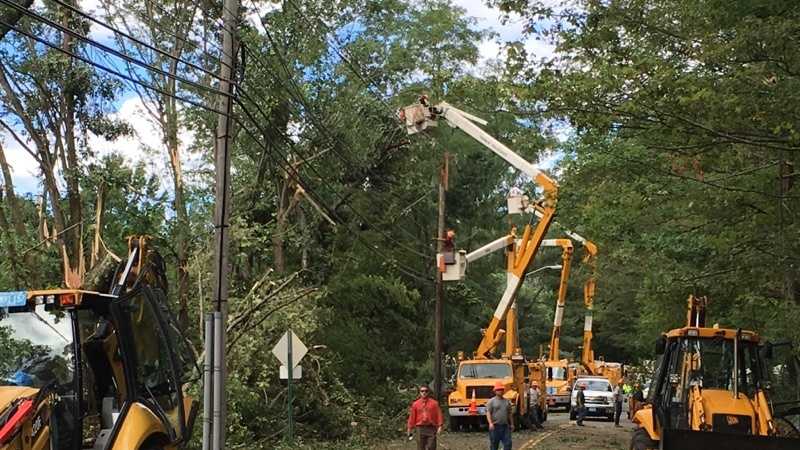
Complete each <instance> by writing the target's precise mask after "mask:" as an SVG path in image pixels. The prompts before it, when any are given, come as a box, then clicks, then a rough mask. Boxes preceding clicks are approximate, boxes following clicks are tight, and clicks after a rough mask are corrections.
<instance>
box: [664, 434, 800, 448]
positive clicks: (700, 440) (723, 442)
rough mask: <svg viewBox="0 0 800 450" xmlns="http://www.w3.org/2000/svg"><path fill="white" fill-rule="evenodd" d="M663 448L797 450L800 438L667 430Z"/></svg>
mask: <svg viewBox="0 0 800 450" xmlns="http://www.w3.org/2000/svg"><path fill="white" fill-rule="evenodd" d="M662 439H663V442H662V447H661V448H662V449H663V450H711V449H725V450H797V449H800V439H790V438H781V437H772V436H752V435H749V434H733V433H716V432H711V431H685V430H666V431H665V432H664V435H663V436H662Z"/></svg>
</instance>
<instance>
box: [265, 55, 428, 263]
mask: <svg viewBox="0 0 800 450" xmlns="http://www.w3.org/2000/svg"><path fill="white" fill-rule="evenodd" d="M271 42H272V43H273V45H274V41H271ZM283 64H284V67H285V69H286V71H287V72H286V74H287V77H289V78H291V73H290V72H288V67H286V66H285V64H286V63H285V61H283ZM276 80H277V81H278V82H279V83H281V85H282V86H283V87H285V88H288V87H287V86H286V85H285V84H283V83H282V82H281V81H280V80H279V79H277V78H276ZM295 86H296V84H295ZM296 89H297V90H298V91H299V87H297V88H296ZM287 91H289V89H287ZM298 95H302V94H299V92H298ZM301 102H303V104H304V105H306V107H307V109H309V107H308V105H307V103H305V102H304V101H302V100H301ZM308 112H309V114H311V115H312V116H313V111H311V110H309V111H308ZM312 122H313V123H314V125H315V127H316V128H317V129H319V130H320V131H321V132H322V133H323V134H325V135H326V136H327V137H328V139H329V143H331V144H332V147H331V148H332V149H334V153H336V154H337V155H338V156H339V157H340V158H341V159H343V160H344V161H345V162H346V163H347V164H348V165H350V168H351V169H354V170H355V168H354V167H353V166H354V164H353V163H352V161H350V160H349V158H346V157H345V156H344V155H342V154H341V153H340V152H338V151H337V150H336V142H338V143H339V145H341V146H343V147H347V144H346V143H344V142H342V141H341V139H340V138H338V136H336V135H333V134H331V133H330V132H329V130H328V128H327V127H326V126H325V125H324V124H320V123H319V122H318V120H317V119H316V118H312ZM334 141H336V142H334ZM311 168H312V170H314V171H315V173H318V172H316V168H314V167H313V166H311ZM339 197H340V199H341V200H344V198H342V197H341V196H339ZM344 204H345V205H347V206H348V207H349V208H350V209H351V210H352V211H353V213H354V214H356V215H357V216H358V217H359V218H360V219H361V220H362V221H364V222H365V223H369V221H368V220H367V219H366V217H365V216H364V214H362V213H361V212H360V211H358V210H357V209H355V208H354V207H353V206H352V205H351V204H349V203H346V202H345V203H344ZM370 226H373V225H371V224H370ZM401 229H402V230H403V231H404V232H405V233H406V234H409V235H411V236H412V237H413V238H414V239H417V236H413V235H412V234H411V233H410V232H409V231H408V230H406V229H405V228H401ZM395 242H396V243H397V244H398V245H400V246H401V247H403V248H405V249H406V250H408V251H411V252H413V253H415V254H416V255H418V256H422V257H426V258H427V257H429V255H425V254H423V253H421V252H419V251H418V250H416V249H414V248H412V247H409V246H408V245H406V244H404V243H402V242H400V241H397V240H395Z"/></svg>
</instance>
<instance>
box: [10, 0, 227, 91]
mask: <svg viewBox="0 0 800 450" xmlns="http://www.w3.org/2000/svg"><path fill="white" fill-rule="evenodd" d="M52 1H53V2H55V3H57V4H58V5H61V6H63V7H64V8H67V9H69V10H70V11H72V12H74V13H76V14H78V15H80V16H81V17H83V18H85V19H87V20H89V21H90V22H92V23H95V24H97V25H100V26H101V27H103V28H105V29H107V30H109V31H111V32H112V33H114V34H115V35H117V36H121V37H123V38H125V39H128V40H130V41H132V42H134V43H136V44H137V45H140V46H142V47H144V48H146V49H148V50H151V51H153V52H156V53H158V54H159V55H161V56H163V57H165V58H167V59H171V60H173V61H175V62H178V63H180V64H183V65H185V66H187V67H191V68H192V69H195V70H198V71H200V72H203V73H205V74H207V75H210V76H211V77H212V78H214V79H216V80H222V78H221V77H220V76H219V75H218V74H216V73H214V72H212V71H210V70H208V69H206V68H204V67H201V66H199V65H197V64H195V63H193V62H191V61H186V60H184V59H181V58H180V57H177V56H173V55H171V54H169V53H167V52H166V51H164V50H161V49H159V48H157V47H154V46H153V45H150V44H148V43H146V42H144V41H142V40H141V39H139V38H137V37H135V36H133V35H131V34H130V33H126V32H124V31H122V30H120V29H118V28H115V27H113V26H111V25H109V24H108V23H106V22H103V21H101V20H99V19H97V18H96V17H94V16H92V15H91V14H88V13H86V12H84V11H82V10H80V9H79V8H76V7H75V6H73V5H70V4H69V3H66V2H64V1H62V0H52ZM4 3H6V1H4ZM154 5H155V3H154ZM159 8H160V7H159ZM171 18H173V19H175V17H174V16H172V17H171ZM153 28H155V27H153ZM159 31H161V32H163V33H165V34H169V33H167V32H165V31H164V30H163V29H161V28H159ZM170 36H172V37H174V38H176V39H179V40H181V41H182V42H183V43H190V41H187V40H186V39H183V38H181V37H179V36H178V35H177V34H170ZM190 44H191V45H194V46H195V48H196V49H197V48H198V46H197V45H196V44H194V43H190ZM223 53H224V52H223ZM227 56H230V55H227ZM233 59H235V58H233ZM220 62H221V61H220ZM225 81H228V82H231V80H225Z"/></svg>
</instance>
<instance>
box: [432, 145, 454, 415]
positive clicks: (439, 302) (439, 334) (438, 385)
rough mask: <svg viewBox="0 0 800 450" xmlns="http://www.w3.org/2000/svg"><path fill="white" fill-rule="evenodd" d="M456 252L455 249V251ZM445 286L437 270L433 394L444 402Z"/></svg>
mask: <svg viewBox="0 0 800 450" xmlns="http://www.w3.org/2000/svg"><path fill="white" fill-rule="evenodd" d="M448 159H449V155H448V153H447V152H444V160H443V162H442V170H441V173H440V174H439V214H438V222H437V227H436V232H437V238H438V239H437V240H436V252H437V253H441V252H442V249H443V248H444V241H443V239H444V238H445V235H444V214H445V197H446V195H445V192H446V191H447V178H448V162H449V161H448ZM454 250H455V249H454ZM443 328H444V284H443V281H442V274H441V273H440V272H439V270H438V269H436V312H435V313H434V332H433V334H434V336H433V340H434V342H435V345H434V349H435V350H434V361H433V392H435V393H436V398H437V399H438V400H439V401H440V402H441V401H442V354H443V353H444V338H443Z"/></svg>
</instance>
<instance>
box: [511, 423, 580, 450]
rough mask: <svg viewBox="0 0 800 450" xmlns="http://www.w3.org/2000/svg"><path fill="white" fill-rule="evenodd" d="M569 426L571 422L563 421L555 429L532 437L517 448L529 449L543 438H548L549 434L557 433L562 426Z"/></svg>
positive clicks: (520, 449) (521, 449)
mask: <svg viewBox="0 0 800 450" xmlns="http://www.w3.org/2000/svg"><path fill="white" fill-rule="evenodd" d="M570 426H572V424H569V423H565V424H562V425H561V426H559V427H558V428H557V429H555V430H553V431H548V432H547V433H545V434H543V435H541V436H537V437H535V438H532V439H531V440H529V441H528V442H526V443H525V444H523V445H522V447H520V448H519V450H526V449H529V448H533V447H536V446H537V445H539V443H540V442H542V441H543V440H545V439H547V438H549V437H550V436H552V435H553V434H555V433H557V432H558V431H561V430H563V429H564V428H569V427H570Z"/></svg>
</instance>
